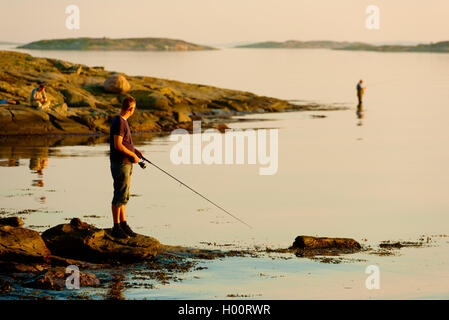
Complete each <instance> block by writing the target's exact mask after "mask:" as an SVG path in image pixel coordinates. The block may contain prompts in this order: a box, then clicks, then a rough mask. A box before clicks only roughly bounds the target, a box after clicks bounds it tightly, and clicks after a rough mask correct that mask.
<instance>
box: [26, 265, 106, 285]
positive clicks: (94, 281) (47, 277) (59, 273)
mask: <svg viewBox="0 0 449 320" xmlns="http://www.w3.org/2000/svg"><path fill="white" fill-rule="evenodd" d="M69 275H70V274H68V273H66V272H65V268H55V269H50V270H45V271H42V272H41V273H39V274H38V275H36V276H34V277H33V278H31V279H29V280H27V281H26V282H25V283H24V284H23V285H24V286H25V287H29V288H35V289H45V290H63V289H66V279H67V277H68V276H69ZM99 284H100V281H99V280H98V278H97V277H96V276H95V275H94V274H91V273H84V272H80V273H79V285H80V288H82V287H95V286H98V285H99Z"/></svg>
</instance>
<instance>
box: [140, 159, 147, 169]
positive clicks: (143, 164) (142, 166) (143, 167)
mask: <svg viewBox="0 0 449 320" xmlns="http://www.w3.org/2000/svg"><path fill="white" fill-rule="evenodd" d="M139 166H140V167H141V168H142V169H145V168H146V167H147V164H146V163H145V162H144V161H143V160H142V161H139Z"/></svg>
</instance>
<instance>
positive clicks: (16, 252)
mask: <svg viewBox="0 0 449 320" xmlns="http://www.w3.org/2000/svg"><path fill="white" fill-rule="evenodd" d="M429 239H430V238H427V240H426V239H420V240H419V241H418V242H382V243H381V244H379V246H378V248H379V249H375V248H372V247H370V246H366V245H361V244H360V243H359V242H357V241H356V240H354V239H350V238H326V237H312V236H305V235H301V236H298V237H296V239H295V240H294V242H293V244H292V245H291V246H290V247H289V248H277V249H273V248H254V249H245V250H222V249H199V248H187V247H181V246H170V245H165V244H161V243H160V242H159V241H158V240H157V239H155V238H152V237H149V236H145V235H140V234H138V235H137V236H136V237H133V238H128V239H117V238H114V237H113V236H112V235H111V233H110V229H99V228H97V227H95V226H93V225H89V224H87V223H85V222H83V221H81V220H80V219H79V218H73V219H72V220H71V221H70V223H66V224H60V225H57V226H54V227H51V228H49V229H47V230H45V231H44V232H43V233H42V234H40V233H38V232H36V231H34V230H32V229H28V228H24V227H23V220H22V219H21V218H18V217H16V216H12V215H11V216H7V217H4V218H0V299H55V298H63V299H91V298H92V295H93V293H94V292H96V291H97V292H98V291H102V292H103V293H102V294H101V295H100V298H101V299H124V297H123V290H124V289H126V288H130V287H136V288H143V287H145V288H147V289H154V283H158V284H162V285H164V284H168V283H171V282H178V281H182V278H180V275H181V274H185V273H186V272H191V271H198V270H202V269H207V267H204V266H201V265H199V264H201V261H205V260H212V259H222V258H228V257H246V258H260V257H269V258H271V259H276V258H280V259H291V258H292V257H297V258H307V259H311V260H313V261H316V262H320V263H328V264H339V263H343V262H358V261H364V260H360V259H353V258H348V257H347V256H348V255H351V254H355V253H367V254H374V255H379V256H389V255H395V251H397V250H399V249H401V248H402V247H423V246H428V245H430V243H431V240H429ZM74 266H75V267H76V268H77V269H78V271H79V287H80V289H81V290H70V288H67V281H68V279H69V277H70V276H71V274H72V272H73V267H74ZM67 268H69V269H67ZM125 277H130V278H132V279H133V281H134V280H135V281H140V283H139V282H132V283H131V284H129V283H128V284H125V281H124V278H125ZM149 281H150V282H153V283H148V282H149ZM69 283H70V282H69ZM96 298H99V296H98V294H97V295H96Z"/></svg>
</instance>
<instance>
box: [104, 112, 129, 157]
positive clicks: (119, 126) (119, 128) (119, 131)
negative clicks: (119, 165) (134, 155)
mask: <svg viewBox="0 0 449 320" xmlns="http://www.w3.org/2000/svg"><path fill="white" fill-rule="evenodd" d="M114 136H122V137H123V142H122V143H123V145H124V146H125V147H126V148H127V149H129V150H130V151H132V152H134V145H133V139H132V138H131V130H129V125H128V121H126V120H125V119H123V118H122V117H121V116H115V117H114V119H112V123H111V131H110V137H109V146H110V151H111V153H110V159H111V162H125V163H132V159H131V158H130V157H129V156H127V155H126V154H124V153H123V152H120V151H118V150H117V149H115V147H114Z"/></svg>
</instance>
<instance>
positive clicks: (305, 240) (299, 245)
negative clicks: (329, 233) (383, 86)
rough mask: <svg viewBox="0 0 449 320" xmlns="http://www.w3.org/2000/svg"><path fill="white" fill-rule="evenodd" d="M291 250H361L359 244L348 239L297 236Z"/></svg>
mask: <svg viewBox="0 0 449 320" xmlns="http://www.w3.org/2000/svg"><path fill="white" fill-rule="evenodd" d="M292 248H293V249H309V250H310V249H353V250H359V249H361V248H362V246H361V245H360V243H358V242H357V241H355V240H354V239H350V238H327V237H311V236H298V237H296V239H295V241H294V242H293V244H292Z"/></svg>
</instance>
